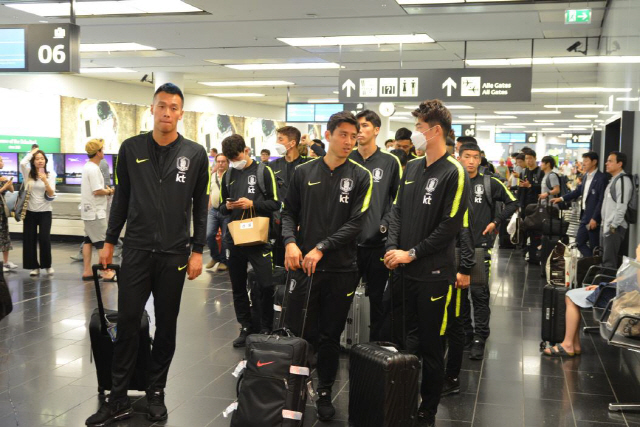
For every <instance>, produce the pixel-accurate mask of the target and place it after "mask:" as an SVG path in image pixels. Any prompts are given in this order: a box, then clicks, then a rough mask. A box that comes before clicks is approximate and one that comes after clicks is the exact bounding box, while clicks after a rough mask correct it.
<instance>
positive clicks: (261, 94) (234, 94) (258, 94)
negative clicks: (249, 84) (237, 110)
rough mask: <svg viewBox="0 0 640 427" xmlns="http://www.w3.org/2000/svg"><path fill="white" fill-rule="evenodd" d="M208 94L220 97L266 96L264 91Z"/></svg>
mask: <svg viewBox="0 0 640 427" xmlns="http://www.w3.org/2000/svg"><path fill="white" fill-rule="evenodd" d="M207 96H217V97H218V98H257V97H260V96H264V93H248V92H247V93H208V94H207Z"/></svg>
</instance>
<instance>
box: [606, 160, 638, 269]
mask: <svg viewBox="0 0 640 427" xmlns="http://www.w3.org/2000/svg"><path fill="white" fill-rule="evenodd" d="M626 164H627V155H626V154H624V153H621V152H620V151H612V152H611V153H609V157H608V158H607V163H605V166H606V170H607V172H609V173H610V174H611V181H609V185H607V188H606V189H605V190H604V200H603V202H602V250H603V254H602V265H603V266H604V267H609V268H618V266H619V264H618V252H619V251H620V246H621V245H622V242H623V241H624V238H625V235H626V234H627V229H628V228H629V220H632V221H633V219H632V218H631V216H632V215H627V210H628V206H629V202H630V201H631V199H632V196H633V193H634V191H635V184H634V182H633V178H632V177H631V176H630V175H627V174H626V173H625V171H624V167H625V165H626ZM636 216H637V212H636Z"/></svg>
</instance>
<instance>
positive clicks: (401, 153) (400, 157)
mask: <svg viewBox="0 0 640 427" xmlns="http://www.w3.org/2000/svg"><path fill="white" fill-rule="evenodd" d="M390 153H391V154H393V155H394V156H396V157H397V158H398V160H400V164H401V165H402V166H405V165H406V164H407V162H408V161H409V156H407V153H405V152H404V150H403V149H401V148H396V149H395V150H391V151H390Z"/></svg>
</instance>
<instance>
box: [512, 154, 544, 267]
mask: <svg viewBox="0 0 640 427" xmlns="http://www.w3.org/2000/svg"><path fill="white" fill-rule="evenodd" d="M522 152H523V153H524V163H525V166H526V169H525V171H524V176H523V177H522V178H521V180H520V185H519V190H518V193H519V194H518V196H519V199H520V206H521V207H522V216H523V217H524V215H525V208H526V207H527V205H530V204H536V203H538V196H539V195H540V193H541V191H542V179H543V177H544V172H543V171H542V170H541V169H540V167H539V166H538V163H537V160H536V152H535V151H533V150H531V149H526V150H525V149H522ZM527 237H528V238H529V250H528V252H529V261H528V262H529V263H530V264H538V262H539V260H538V258H537V256H536V252H537V250H538V246H540V244H541V240H542V234H541V233H539V232H537V231H534V232H528V233H527Z"/></svg>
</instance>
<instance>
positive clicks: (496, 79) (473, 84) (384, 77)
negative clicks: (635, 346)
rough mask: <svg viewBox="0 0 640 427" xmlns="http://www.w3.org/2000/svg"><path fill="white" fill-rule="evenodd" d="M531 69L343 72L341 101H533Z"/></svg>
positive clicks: (341, 75)
mask: <svg viewBox="0 0 640 427" xmlns="http://www.w3.org/2000/svg"><path fill="white" fill-rule="evenodd" d="M531 75H532V73H531V68H510V69H506V68H454V69H443V70H380V71H340V78H339V87H338V88H339V92H340V102H412V101H423V100H425V99H433V98H438V99H441V100H443V101H445V102H446V101H454V102H460V101H468V102H529V101H531Z"/></svg>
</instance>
